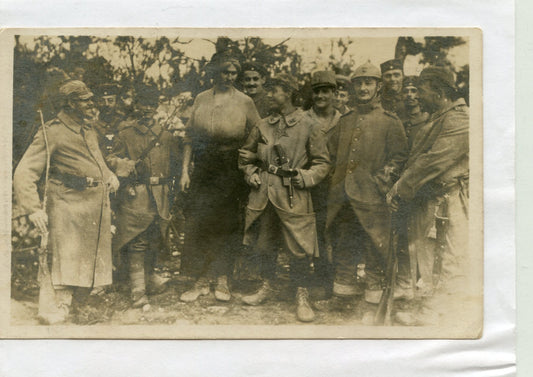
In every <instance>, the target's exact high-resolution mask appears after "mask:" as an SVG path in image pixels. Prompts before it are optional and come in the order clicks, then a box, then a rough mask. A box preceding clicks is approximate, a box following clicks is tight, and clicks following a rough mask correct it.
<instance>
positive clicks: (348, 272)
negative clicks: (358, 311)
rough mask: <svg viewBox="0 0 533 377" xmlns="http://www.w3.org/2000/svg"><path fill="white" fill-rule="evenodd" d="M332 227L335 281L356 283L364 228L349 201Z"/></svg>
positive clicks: (346, 283)
mask: <svg viewBox="0 0 533 377" xmlns="http://www.w3.org/2000/svg"><path fill="white" fill-rule="evenodd" d="M330 229H331V242H332V248H333V259H334V265H335V283H336V284H341V285H355V283H356V272H357V263H358V262H359V259H360V252H361V246H362V245H361V243H360V240H361V237H360V236H361V235H360V233H361V231H362V228H361V226H360V224H359V222H358V221H357V218H356V216H355V214H354V212H353V210H352V208H351V207H350V205H349V204H348V203H346V204H345V205H344V206H343V207H342V209H341V210H340V211H339V213H338V214H337V217H336V218H335V220H334V222H333V224H332V225H331V226H330Z"/></svg>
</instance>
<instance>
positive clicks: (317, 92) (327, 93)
mask: <svg viewBox="0 0 533 377" xmlns="http://www.w3.org/2000/svg"><path fill="white" fill-rule="evenodd" d="M334 100H335V89H334V88H332V87H327V86H323V87H319V88H314V89H313V106H314V107H316V108H317V109H324V108H327V107H329V106H331V105H333V101H334Z"/></svg>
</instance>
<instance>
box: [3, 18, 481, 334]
mask: <svg viewBox="0 0 533 377" xmlns="http://www.w3.org/2000/svg"><path fill="white" fill-rule="evenodd" d="M0 42H1V43H0V49H1V51H2V54H3V57H2V58H1V61H0V64H1V67H2V73H1V74H2V77H3V78H4V77H7V78H8V80H3V82H4V83H3V84H2V89H3V90H5V91H6V92H10V96H11V97H12V104H11V109H10V110H9V113H10V114H11V119H4V122H3V126H4V128H6V127H7V128H8V129H4V132H5V135H10V137H11V138H10V140H11V156H12V160H11V162H12V165H11V171H10V172H7V174H8V176H6V177H5V181H4V182H5V184H4V185H6V189H5V191H6V192H7V193H8V194H7V195H8V197H9V193H11V204H10V205H11V207H10V208H11V210H10V213H11V219H10V220H6V221H10V223H11V229H10V232H11V233H10V245H11V247H10V252H9V253H4V254H5V255H2V258H3V259H2V265H3V266H2V268H3V269H2V274H3V275H5V279H3V280H2V289H1V290H0V305H2V306H3V307H4V308H6V309H4V310H2V311H0V314H1V317H2V318H1V321H0V322H1V323H0V336H1V337H3V338H121V339H124V338H141V339H184V338H185V339H249V338H256V339H257V338H258V339H266V338H269V339H287V338H296V339H298V338H299V339H323V338H352V339H354V338H378V339H384V338H404V339H407V338H416V339H420V338H438V339H477V338H479V337H481V335H482V332H483V177H482V173H483V161H482V146H483V134H482V127H483V123H482V108H483V106H482V104H483V99H482V58H483V54H482V33H481V30H479V29H472V28H469V29H467V28H463V29H446V28H441V29H438V28H436V29H417V28H404V29H387V28H382V29H357V28H352V29H340V28H337V29H336V28H325V29H318V28H315V29H313V28H310V29H149V28H148V29H93V30H91V29H63V30H62V29H50V30H39V32H36V30H32V29H12V30H8V32H6V33H4V34H3V35H2V36H1V40H0ZM5 165H6V166H8V164H7V162H6V164H5ZM9 174H10V175H9ZM6 205H7V206H8V204H6ZM6 216H8V215H6Z"/></svg>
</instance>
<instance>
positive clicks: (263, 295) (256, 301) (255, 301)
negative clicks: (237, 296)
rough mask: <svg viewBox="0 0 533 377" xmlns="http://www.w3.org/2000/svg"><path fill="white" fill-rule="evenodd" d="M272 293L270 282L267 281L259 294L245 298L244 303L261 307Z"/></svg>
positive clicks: (243, 298) (259, 290)
mask: <svg viewBox="0 0 533 377" xmlns="http://www.w3.org/2000/svg"><path fill="white" fill-rule="evenodd" d="M271 293H272V288H271V287H270V282H269V281H268V280H265V281H263V284H262V285H261V287H260V288H259V289H258V290H257V292H255V293H254V294H251V295H248V296H243V297H242V302H244V303H245V304H247V305H260V304H262V303H263V302H265V300H266V299H268V297H269V296H270V294H271Z"/></svg>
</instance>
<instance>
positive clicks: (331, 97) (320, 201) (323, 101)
mask: <svg viewBox="0 0 533 377" xmlns="http://www.w3.org/2000/svg"><path fill="white" fill-rule="evenodd" d="M311 89H312V92H313V94H312V100H313V106H312V107H311V108H310V109H309V110H307V111H306V114H307V115H308V116H309V117H310V118H311V119H312V120H313V121H315V122H317V123H319V124H320V125H321V126H322V130H323V132H324V136H325V137H326V141H327V138H328V136H329V135H330V134H331V133H332V132H333V129H334V128H335V127H336V126H337V123H338V122H339V119H340V118H341V113H340V112H339V110H337V109H336V108H335V107H334V103H335V98H336V94H337V80H336V77H335V74H334V73H333V72H332V71H317V72H314V73H313V75H312V76H311ZM327 192H328V181H327V180H324V181H322V182H320V183H319V184H318V185H316V186H315V187H313V188H312V189H311V195H312V198H313V208H314V210H315V213H316V222H317V236H318V247H319V250H320V255H319V257H318V258H316V260H315V263H314V266H315V276H316V281H315V283H317V284H319V285H321V286H323V287H324V288H325V295H326V297H329V296H330V295H331V290H332V285H333V271H332V266H333V264H332V263H331V261H330V260H329V261H328V255H327V252H326V247H325V238H324V231H325V229H326V208H327Z"/></svg>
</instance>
